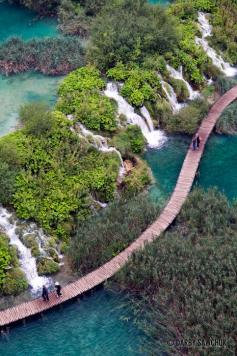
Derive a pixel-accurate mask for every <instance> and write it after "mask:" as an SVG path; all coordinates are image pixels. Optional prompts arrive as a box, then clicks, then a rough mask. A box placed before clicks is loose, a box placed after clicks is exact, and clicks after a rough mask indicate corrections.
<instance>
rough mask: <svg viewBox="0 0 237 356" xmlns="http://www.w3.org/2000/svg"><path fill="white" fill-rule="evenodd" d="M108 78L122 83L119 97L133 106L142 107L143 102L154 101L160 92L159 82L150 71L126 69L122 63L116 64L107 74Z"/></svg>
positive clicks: (153, 72) (136, 68) (155, 75)
mask: <svg viewBox="0 0 237 356" xmlns="http://www.w3.org/2000/svg"><path fill="white" fill-rule="evenodd" d="M107 74H108V77H109V78H112V79H115V80H117V81H120V80H122V81H124V85H123V87H122V89H121V95H122V96H124V97H125V98H126V99H127V100H128V102H129V103H130V104H132V105H134V106H138V107H139V106H142V105H143V104H144V102H145V101H152V102H153V101H155V100H156V99H157V98H158V97H159V95H160V93H161V92H162V91H161V84H160V80H159V78H158V76H157V74H156V73H155V71H152V70H145V69H141V68H139V67H131V68H130V67H126V66H124V65H123V64H122V63H119V64H117V65H116V66H115V67H114V68H111V69H109V70H108V72H107Z"/></svg>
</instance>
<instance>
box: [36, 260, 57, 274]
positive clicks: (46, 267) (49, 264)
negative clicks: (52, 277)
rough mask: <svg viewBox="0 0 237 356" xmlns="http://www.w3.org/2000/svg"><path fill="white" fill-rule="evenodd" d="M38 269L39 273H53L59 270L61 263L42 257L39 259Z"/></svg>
mask: <svg viewBox="0 0 237 356" xmlns="http://www.w3.org/2000/svg"><path fill="white" fill-rule="evenodd" d="M37 270H38V273H39V275H40V276H41V275H48V274H53V273H56V272H58V271H59V264H58V263H57V262H55V261H54V260H52V259H50V258H46V257H40V258H39V259H38V260H37Z"/></svg>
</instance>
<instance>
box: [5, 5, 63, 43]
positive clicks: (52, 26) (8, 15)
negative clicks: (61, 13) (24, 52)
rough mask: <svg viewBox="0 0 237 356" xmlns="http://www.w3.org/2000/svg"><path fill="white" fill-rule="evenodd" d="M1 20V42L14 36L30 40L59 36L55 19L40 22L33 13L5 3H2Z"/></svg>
mask: <svg viewBox="0 0 237 356" xmlns="http://www.w3.org/2000/svg"><path fill="white" fill-rule="evenodd" d="M0 20H1V21H0V42H2V41H5V40H6V39H8V38H9V37H12V36H19V37H21V38H23V39H24V40H29V39H31V38H33V37H55V36H56V35H57V27H56V26H57V21H56V20H55V19H43V20H40V21H38V20H37V19H36V15H35V13H33V12H32V11H28V10H26V9H24V8H21V7H19V6H15V5H9V4H8V2H5V1H4V2H1V1H0Z"/></svg>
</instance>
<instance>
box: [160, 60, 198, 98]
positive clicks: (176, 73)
mask: <svg viewBox="0 0 237 356" xmlns="http://www.w3.org/2000/svg"><path fill="white" fill-rule="evenodd" d="M166 68H167V70H168V72H169V73H170V75H171V77H173V78H174V79H179V80H182V81H183V82H184V83H185V84H186V86H187V89H188V93H189V99H190V100H194V99H196V98H198V97H199V96H200V93H199V92H198V91H195V90H193V88H192V87H191V85H190V84H189V82H187V80H185V79H184V76H183V68H182V66H180V67H179V70H176V69H174V68H173V67H171V66H170V65H169V64H167V65H166Z"/></svg>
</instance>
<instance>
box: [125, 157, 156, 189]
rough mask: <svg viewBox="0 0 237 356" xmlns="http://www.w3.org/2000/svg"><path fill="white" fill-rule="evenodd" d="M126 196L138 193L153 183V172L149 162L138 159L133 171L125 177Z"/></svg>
mask: <svg viewBox="0 0 237 356" xmlns="http://www.w3.org/2000/svg"><path fill="white" fill-rule="evenodd" d="M123 184H124V187H125V194H126V196H133V195H136V194H138V193H140V192H142V191H143V190H144V188H145V187H147V186H148V185H150V184H151V172H150V170H149V168H148V166H147V164H146V163H145V162H144V161H142V160H141V159H137V162H136V165H135V166H134V167H133V169H132V170H131V172H130V173H129V174H128V175H127V176H126V177H125V178H124V180H123Z"/></svg>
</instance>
